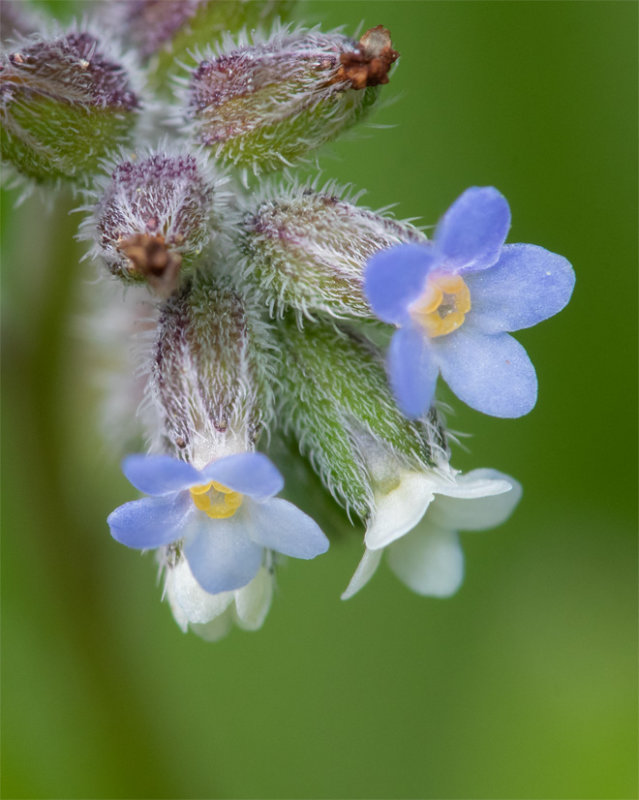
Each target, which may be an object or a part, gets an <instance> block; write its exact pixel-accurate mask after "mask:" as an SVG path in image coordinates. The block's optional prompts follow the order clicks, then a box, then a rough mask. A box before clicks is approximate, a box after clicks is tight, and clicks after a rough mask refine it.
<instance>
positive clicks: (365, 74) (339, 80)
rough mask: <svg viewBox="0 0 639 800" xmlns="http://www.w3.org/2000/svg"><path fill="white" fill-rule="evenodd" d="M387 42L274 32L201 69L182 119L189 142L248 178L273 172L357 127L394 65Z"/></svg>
mask: <svg viewBox="0 0 639 800" xmlns="http://www.w3.org/2000/svg"><path fill="white" fill-rule="evenodd" d="M397 55H398V54H397V53H396V52H395V51H394V50H393V49H392V47H391V41H390V34H389V33H388V31H387V30H385V29H383V28H381V27H380V28H376V29H373V30H372V31H368V32H367V33H365V34H364V36H363V37H362V38H361V39H360V41H359V42H355V41H353V40H352V39H349V38H348V37H346V36H343V35H341V34H338V33H328V34H325V33H320V32H318V31H310V32H303V31H300V32H294V33H287V32H284V33H282V32H278V33H276V34H274V35H273V36H272V37H271V38H270V39H269V40H268V41H266V42H263V43H256V44H253V45H243V46H241V47H238V48H237V49H235V50H232V51H230V52H225V53H223V54H221V55H219V56H217V57H210V58H207V59H206V60H204V61H202V62H201V63H200V65H199V66H198V67H197V69H195V70H194V71H193V73H192V75H191V79H190V82H189V85H188V91H187V96H186V102H187V109H186V111H187V115H188V116H189V118H190V119H191V120H192V124H193V129H194V135H195V138H196V140H197V141H198V142H199V143H201V144H203V145H205V146H207V147H210V148H211V149H212V150H213V151H214V152H215V154H216V156H217V157H218V158H220V159H222V160H224V161H226V162H229V163H231V164H234V165H237V166H240V167H244V168H250V169H252V170H253V171H254V172H255V173H259V172H264V171H270V170H274V169H278V168H280V167H282V166H284V165H287V164H290V163H291V162H292V161H295V160H298V159H299V158H302V157H303V156H305V155H306V154H307V153H308V152H309V151H311V150H313V149H315V148H317V147H319V146H320V145H322V144H324V143H325V142H327V141H329V140H331V139H334V138H335V137H336V136H337V135H338V134H339V133H340V132H341V131H343V130H345V129H346V128H348V127H350V126H351V125H353V124H354V123H356V122H357V121H358V120H360V119H361V118H362V117H363V116H364V115H365V114H366V113H367V112H368V110H369V109H370V107H371V105H372V103H373V102H374V101H375V99H376V98H377V95H378V86H379V84H382V83H386V82H387V81H388V78H387V74H388V70H389V69H390V66H391V64H392V63H393V61H394V60H395V59H396V58H397Z"/></svg>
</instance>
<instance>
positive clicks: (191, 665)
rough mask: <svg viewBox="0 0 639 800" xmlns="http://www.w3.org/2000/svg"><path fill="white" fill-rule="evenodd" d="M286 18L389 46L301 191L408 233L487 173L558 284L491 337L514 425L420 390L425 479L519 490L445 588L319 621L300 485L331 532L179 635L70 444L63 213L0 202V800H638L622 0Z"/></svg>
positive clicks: (83, 437) (339, 555) (633, 192)
mask: <svg viewBox="0 0 639 800" xmlns="http://www.w3.org/2000/svg"><path fill="white" fill-rule="evenodd" d="M49 5H50V6H52V7H53V10H54V11H57V12H59V13H60V15H62V16H63V15H64V14H66V13H68V7H69V5H70V4H69V3H55V2H53V3H50V4H49ZM300 12H301V13H300V17H301V18H306V19H311V20H312V21H318V22H321V23H322V24H323V25H324V26H325V27H327V28H328V27H333V26H338V25H343V26H344V28H345V31H347V32H349V33H353V32H355V30H356V29H357V27H358V25H359V24H360V23H362V24H363V26H364V27H365V28H367V27H371V26H373V25H377V24H380V23H382V24H384V25H386V26H387V27H389V28H390V30H391V31H392V34H393V40H394V42H395V44H396V47H397V49H398V50H399V51H400V52H401V61H400V63H399V65H398V66H397V68H396V70H395V72H394V73H393V75H392V79H391V83H390V84H389V86H388V87H386V90H385V97H386V98H387V101H388V102H387V103H386V104H385V105H384V107H383V108H381V109H380V110H379V111H378V112H377V113H376V115H375V117H374V120H373V121H374V122H375V123H377V124H379V125H380V126H392V127H384V128H382V129H376V128H373V127H370V126H368V127H366V128H365V129H363V130H361V129H360V130H359V131H358V132H357V135H354V136H350V137H347V138H346V139H343V140H340V141H339V142H338V143H337V144H335V145H334V146H333V147H331V148H330V149H329V150H327V151H322V153H321V155H320V164H321V167H322V169H323V170H324V174H325V175H326V176H327V177H329V176H332V177H336V178H338V179H339V180H340V181H343V182H352V183H353V184H354V185H355V186H356V187H358V188H366V189H367V190H368V192H367V195H366V196H365V198H364V200H363V201H362V202H366V203H367V204H368V205H369V206H371V207H373V208H376V207H381V206H385V205H387V204H389V203H397V204H398V205H397V208H396V213H397V215H398V216H400V217H419V218H421V220H422V221H424V222H426V223H434V222H436V220H437V218H438V217H439V215H440V214H441V213H442V212H443V211H444V210H445V209H446V208H447V207H448V205H449V204H450V203H451V202H452V201H453V199H454V198H455V197H457V195H458V194H459V193H460V192H461V191H463V189H465V188H466V187H468V186H470V185H483V184H492V185H495V186H497V187H498V188H499V189H500V190H501V191H502V192H503V193H504V194H505V195H506V196H507V197H508V199H509V201H510V203H511V207H512V212H513V227H512V233H511V236H510V241H514V242H518V241H522V242H533V243H537V244H541V245H543V246H545V247H547V248H548V249H550V250H554V251H556V252H559V253H561V254H563V255H565V256H567V257H568V258H569V259H570V260H571V261H572V262H573V264H574V266H575V269H576V272H577V276H578V277H577V286H576V290H575V294H574V297H573V300H572V303H571V304H570V306H569V307H568V309H567V310H566V311H564V312H563V313H562V314H560V315H559V316H558V317H556V318H554V319H552V320H550V321H548V322H546V323H544V324H543V325H540V326H539V327H538V328H535V329H532V330H530V331H524V332H522V333H521V334H519V335H518V338H520V340H521V341H522V342H523V343H524V345H525V346H526V347H527V349H528V350H529V353H530V354H531V356H532V358H533V360H534V362H535V364H536V367H537V370H538V374H539V379H540V397H539V402H538V404H537V407H536V408H535V410H534V411H533V412H532V413H531V414H530V415H528V416H527V417H525V418H523V419H520V420H514V421H509V420H495V419H490V418H487V417H482V415H480V414H478V413H475V412H472V411H470V410H468V409H466V408H465V407H463V405H462V404H461V403H460V402H458V401H456V400H455V399H453V398H452V397H450V396H449V395H446V394H445V392H442V399H446V400H449V401H450V402H451V403H452V404H453V406H454V409H455V414H454V415H453V416H451V417H450V419H449V422H450V424H451V426H452V427H454V428H456V429H457V430H460V431H466V432H469V433H472V436H471V437H470V438H468V439H464V444H465V447H466V449H462V448H457V449H456V450H455V453H454V458H453V463H454V464H455V466H457V467H458V468H463V469H471V468H474V467H478V466H491V467H494V468H497V469H500V470H503V471H505V472H508V473H510V474H512V475H514V476H516V477H517V478H518V479H519V480H520V481H521V482H522V483H523V485H524V497H523V500H522V502H521V505H520V506H519V508H518V509H517V511H516V513H515V515H514V516H513V517H512V518H511V520H510V521H508V522H507V523H506V524H505V525H503V526H502V527H500V528H498V529H496V530H494V531H491V532H485V533H476V534H466V535H464V536H463V543H464V547H465V552H466V557H467V576H466V580H465V583H464V586H463V587H462V589H461V591H460V592H459V594H458V595H457V596H455V597H454V598H452V599H450V600H446V601H438V600H428V599H423V598H419V597H417V596H415V595H413V594H411V593H410V592H409V591H408V590H407V589H405V588H404V587H403V586H402V585H400V584H399V583H398V582H397V581H396V580H395V579H394V578H393V576H392V575H391V574H390V573H389V572H388V571H387V570H385V569H381V570H380V572H379V573H378V575H377V576H376V577H375V580H374V581H373V582H372V583H371V584H370V585H369V586H368V587H367V588H366V589H365V590H364V591H362V593H361V594H360V595H358V596H357V597H356V598H354V599H353V600H351V601H349V602H348V603H342V602H340V600H339V595H340V592H341V591H342V590H343V588H344V587H345V586H346V584H347V582H348V580H349V577H350V575H351V572H352V570H353V569H354V567H355V565H356V563H357V561H358V559H359V557H360V552H361V540H360V538H359V534H358V532H357V531H352V532H351V530H350V528H349V526H348V523H347V522H346V521H345V520H344V518H343V517H342V515H341V514H340V513H338V512H334V511H333V510H332V509H331V507H330V500H329V499H328V498H327V497H324V498H323V499H322V500H320V501H319V502H320V504H321V506H322V507H321V508H319V507H317V506H316V508H315V510H316V511H317V512H318V514H319V515H320V516H321V518H322V519H323V520H324V522H325V524H329V525H330V527H331V531H330V533H332V534H334V535H336V541H335V542H334V544H333V547H332V548H331V551H330V552H329V554H328V555H327V556H325V557H323V558H320V559H317V560H316V561H314V562H311V563H308V564H306V563H304V564H302V563H299V562H290V563H289V564H288V565H286V566H285V567H284V568H283V569H282V570H281V571H280V574H279V582H278V583H279V589H278V594H277V597H276V599H275V602H274V604H273V607H272V609H271V612H270V614H269V617H268V618H267V621H266V624H265V626H264V628H263V630H261V631H260V632H258V633H253V634H248V633H244V632H241V631H237V630H236V631H234V632H233V633H232V634H231V635H230V636H229V637H228V638H227V639H225V640H223V641H221V642H219V643H217V644H207V643H205V642H203V641H201V640H199V639H197V638H196V637H195V636H193V635H186V636H185V635H183V634H182V633H181V632H180V630H179V629H178V628H177V626H176V625H175V623H174V622H173V620H172V618H171V615H170V612H169V609H168V607H167V606H166V605H165V604H161V603H160V587H159V586H158V585H157V584H156V568H155V565H154V563H153V560H152V558H151V557H149V556H146V557H141V556H139V555H137V554H136V553H135V552H133V551H129V550H127V549H125V548H123V547H121V546H119V545H117V544H116V543H115V542H113V541H112V540H111V538H110V537H109V535H108V530H107V527H106V523H105V518H106V516H107V514H108V513H109V511H110V510H111V509H113V508H114V507H115V506H116V505H119V504H121V503H122V502H124V501H126V500H129V499H132V496H131V489H130V487H129V485H128V484H127V482H126V481H125V480H124V478H123V477H122V476H121V475H120V471H119V466H118V462H117V459H115V458H114V457H113V456H112V455H111V454H110V451H109V448H107V447H106V446H105V445H104V443H103V441H102V440H101V438H100V436H99V433H98V424H97V417H96V413H97V412H96V400H97V396H96V392H95V388H94V381H93V371H92V363H91V358H90V357H88V356H87V348H86V346H85V344H84V343H83V342H82V336H81V332H82V326H81V325H80V324H79V323H78V319H79V318H80V316H81V313H82V302H83V300H82V298H83V297H85V296H86V294H87V286H88V287H89V290H90V284H89V282H90V281H91V280H92V278H93V274H94V273H93V271H92V270H91V268H90V267H89V265H87V264H86V263H84V264H79V257H80V256H81V254H82V252H83V251H82V248H81V247H80V246H79V245H77V244H74V243H73V241H72V236H73V233H74V231H75V229H76V225H77V222H78V215H72V216H68V214H67V211H68V209H69V208H70V207H72V206H73V202H72V201H70V200H68V199H59V200H58V201H57V202H56V203H55V205H54V208H53V210H52V211H49V212H47V211H46V210H45V208H44V205H43V203H42V202H41V200H40V199H39V198H38V197H32V198H31V199H29V200H28V201H26V202H25V203H24V204H23V205H22V206H21V207H20V208H18V209H17V210H14V208H13V206H14V202H15V200H16V198H17V196H18V192H16V191H8V192H5V193H4V194H3V196H2V200H3V206H2V268H3V269H2V271H3V302H4V305H3V324H4V336H3V350H4V357H3V368H4V378H3V394H4V402H3V413H4V417H3V441H2V445H3V452H2V456H3V484H4V505H3V522H4V525H3V536H2V595H3V626H2V636H3V647H2V662H3V666H2V690H3V702H2V734H3V735H2V792H3V796H4V797H7V798H9V797H12V798H63V797H64V798H80V797H83V798H107V797H109V798H204V797H212V798H213V797H214V798H250V797H254V798H258V797H261V798H292V797H299V798H311V797H315V798H324V797H326V798H335V797H348V798H408V797H425V798H426V797H427V798H435V797H440V798H461V797H472V798H631V797H636V796H637V768H636V767H637V764H636V759H637V747H636V745H637V741H636V739H637V726H636V723H637V675H636V669H637V626H636V613H637V603H636V584H637V561H636V542H635V535H636V517H635V514H636V503H635V490H636V477H637V476H636V379H635V366H636V357H635V356H636V341H637V335H636V334H637V331H636V289H637V286H636V276H637V253H636V232H635V225H636V218H637V163H636V152H637V150H636V145H637V130H636V120H637V91H636V90H637V85H636V84H637V78H636V76H637V35H636V29H637V4H636V3H634V2H554V0H549V1H548V2H511V1H509V0H505V1H504V2H483V1H482V0H477V1H476V2H465V1H464V0H461V1H460V2H424V1H423V0H422V1H420V0H414V1H413V2H406V1H405V0H393V2H382V1H380V2H347V1H346V0H340V2H327V0H321V1H319V2H308V3H303V4H301V5H300ZM391 101H396V102H391ZM310 502H311V505H312V504H313V502H315V503H316V504H317V500H315V501H313V500H311V501H310ZM311 510H313V509H312V508H311Z"/></svg>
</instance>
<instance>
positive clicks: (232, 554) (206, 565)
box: [184, 512, 263, 594]
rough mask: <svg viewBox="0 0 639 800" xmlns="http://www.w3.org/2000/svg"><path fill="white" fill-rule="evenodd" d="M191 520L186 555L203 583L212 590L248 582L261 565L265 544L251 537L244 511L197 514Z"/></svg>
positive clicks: (185, 547) (200, 582)
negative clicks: (226, 516) (218, 515)
mask: <svg viewBox="0 0 639 800" xmlns="http://www.w3.org/2000/svg"><path fill="white" fill-rule="evenodd" d="M191 520H192V522H190V523H189V525H188V529H187V531H186V534H185V537H186V538H185V542H184V555H185V556H186V560H187V561H188V562H189V567H190V568H191V572H192V573H193V577H194V578H195V580H196V581H197V582H198V583H199V584H200V586H201V587H202V588H203V589H204V590H205V591H207V592H210V593H211V594H217V593H218V592H228V591H231V590H232V589H239V588H240V587H241V586H246V584H247V583H248V582H249V581H250V580H252V579H253V578H254V577H255V575H256V574H257V571H258V569H259V568H260V564H261V563H262V551H263V548H262V547H261V546H260V545H259V544H256V543H255V542H254V541H252V539H251V538H250V537H249V535H248V532H247V528H246V524H245V515H244V514H240V513H239V512H238V513H237V514H235V515H234V516H232V517H230V518H229V519H210V517H207V516H206V514H197V515H193V516H192V517H191Z"/></svg>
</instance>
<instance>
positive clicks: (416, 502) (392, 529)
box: [364, 471, 439, 550]
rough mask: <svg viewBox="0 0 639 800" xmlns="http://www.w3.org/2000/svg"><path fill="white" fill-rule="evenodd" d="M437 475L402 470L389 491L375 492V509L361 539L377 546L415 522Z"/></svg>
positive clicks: (432, 492)
mask: <svg viewBox="0 0 639 800" xmlns="http://www.w3.org/2000/svg"><path fill="white" fill-rule="evenodd" d="M438 483H439V482H438V479H437V478H436V477H434V473H433V476H432V477H431V476H430V475H427V474H426V473H425V472H408V471H402V472H400V475H399V483H398V485H397V486H396V487H395V488H393V489H392V490H391V491H389V492H384V493H382V492H379V491H378V492H376V493H375V511H374V512H373V516H372V518H371V520H370V522H369V524H368V528H367V529H366V536H365V537H364V542H365V544H366V547H368V549H369V550H378V549H380V548H382V547H386V545H388V544H390V543H391V542H394V541H395V539H398V538H399V537H400V536H403V535H404V534H405V533H408V531H410V530H412V528H414V527H415V525H417V523H418V522H419V521H420V519H421V518H422V517H423V516H424V514H425V513H426V509H427V508H428V506H429V504H430V503H431V501H432V500H433V497H434V496H435V492H436V491H438V490H437V489H436V487H437V485H438Z"/></svg>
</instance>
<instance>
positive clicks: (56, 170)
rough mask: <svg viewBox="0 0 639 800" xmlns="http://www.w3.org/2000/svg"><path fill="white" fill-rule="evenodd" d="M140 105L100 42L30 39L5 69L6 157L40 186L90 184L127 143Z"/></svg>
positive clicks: (0, 109)
mask: <svg viewBox="0 0 639 800" xmlns="http://www.w3.org/2000/svg"><path fill="white" fill-rule="evenodd" d="M139 105H140V104H139V100H138V97H137V95H136V93H135V92H134V91H133V89H132V87H131V83H130V77H129V75H128V74H127V71H126V70H125V68H124V66H123V64H122V63H121V61H120V60H119V59H118V58H117V57H115V56H113V55H111V53H110V52H109V51H108V50H107V49H106V47H105V45H104V44H103V43H102V42H101V41H100V40H98V38H97V37H96V36H94V35H93V34H92V33H89V32H87V31H74V32H71V33H68V34H65V35H64V36H60V37H58V38H53V39H41V40H30V41H29V42H28V44H26V45H25V46H24V47H22V48H21V49H19V50H16V51H14V52H13V53H11V54H10V55H9V56H6V57H4V58H3V59H2V61H1V62H0V121H1V123H2V127H1V144H2V155H3V158H6V159H7V160H9V161H11V162H12V163H13V164H14V165H15V166H16V167H17V168H18V170H19V171H20V172H22V173H23V174H25V175H27V176H29V177H31V178H34V179H35V180H37V181H51V180H56V179H62V180H69V181H74V182H86V181H87V180H88V179H89V177H90V176H91V174H92V173H94V172H96V171H97V169H98V165H99V162H100V159H101V158H103V157H104V156H105V155H106V154H107V153H108V152H109V151H110V150H112V149H114V148H116V147H117V146H118V145H119V144H122V143H124V142H126V141H127V139H128V137H129V134H130V132H131V128H132V126H133V124H134V121H135V117H136V114H137V112H138V110H139Z"/></svg>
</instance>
